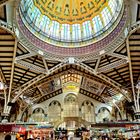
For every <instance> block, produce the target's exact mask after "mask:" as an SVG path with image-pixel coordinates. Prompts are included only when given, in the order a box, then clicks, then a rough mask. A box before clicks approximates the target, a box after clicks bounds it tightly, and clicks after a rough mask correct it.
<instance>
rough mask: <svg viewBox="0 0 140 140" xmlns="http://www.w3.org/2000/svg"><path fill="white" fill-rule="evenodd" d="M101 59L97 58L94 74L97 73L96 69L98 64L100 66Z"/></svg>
mask: <svg viewBox="0 0 140 140" xmlns="http://www.w3.org/2000/svg"><path fill="white" fill-rule="evenodd" d="M101 58H102V57H100V58H98V60H97V63H96V66H95V72H97V71H98V67H99V64H100V61H101Z"/></svg>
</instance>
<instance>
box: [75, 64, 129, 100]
mask: <svg viewBox="0 0 140 140" xmlns="http://www.w3.org/2000/svg"><path fill="white" fill-rule="evenodd" d="M77 65H79V66H80V67H82V68H83V69H86V70H87V71H89V72H90V73H92V74H94V75H95V76H97V77H98V78H100V79H102V80H104V81H105V82H107V83H109V84H110V85H112V86H113V87H114V88H115V89H116V90H118V91H119V92H120V93H121V94H122V95H124V97H125V98H126V99H127V100H128V101H131V99H130V98H129V97H128V96H127V95H125V94H124V93H123V92H122V89H121V87H122V86H121V85H120V84H119V83H117V82H116V81H114V80H112V79H110V78H109V77H107V76H105V75H103V74H97V73H96V72H95V70H94V69H92V68H91V67H89V66H87V65H85V64H83V63H79V64H77Z"/></svg>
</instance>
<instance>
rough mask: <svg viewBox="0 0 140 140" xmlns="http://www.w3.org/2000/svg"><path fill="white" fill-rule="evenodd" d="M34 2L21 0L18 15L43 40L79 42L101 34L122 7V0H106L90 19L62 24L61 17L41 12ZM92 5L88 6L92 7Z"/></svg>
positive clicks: (33, 0)
mask: <svg viewBox="0 0 140 140" xmlns="http://www.w3.org/2000/svg"><path fill="white" fill-rule="evenodd" d="M35 2H36V1H35V0H21V4H20V13H21V14H20V15H21V18H22V20H23V22H24V24H25V25H26V27H27V28H28V29H29V30H30V31H31V32H32V33H34V34H35V35H36V36H38V37H39V38H40V39H42V40H43V41H48V40H50V39H52V40H54V41H59V42H81V41H86V40H89V39H92V38H94V37H97V36H99V35H102V34H103V33H105V31H106V30H108V29H109V28H110V27H111V25H112V24H113V23H114V22H115V20H116V18H117V17H118V16H119V14H120V11H121V8H122V0H108V1H107V4H108V5H107V6H105V7H104V8H103V9H102V10H101V11H100V12H98V14H96V15H95V16H93V18H92V19H90V18H89V20H85V21H83V22H82V23H74V24H73V23H72V21H71V23H72V24H67V23H64V24H62V23H60V22H59V20H60V21H61V19H59V20H52V19H51V18H50V17H48V16H46V15H45V14H43V13H42V12H41V11H40V9H39V8H38V7H36V6H35ZM95 2H97V4H99V3H100V1H95ZM40 3H42V1H40ZM91 3H92V5H93V2H92V1H90V2H89V5H91ZM42 4H43V3H42ZM92 5H91V6H90V7H89V8H94V7H93V6H92ZM48 6H50V5H48ZM49 8H51V7H49ZM68 8H69V6H68V5H67V6H66V9H68ZM59 9H60V10H59V11H62V9H61V7H59ZM66 9H65V10H66ZM85 10H86V9H85ZM75 11H76V10H75ZM57 12H58V11H57ZM67 13H68V12H67ZM77 14H78V11H77ZM83 14H84V13H83ZM54 16H55V15H52V17H54ZM65 16H68V15H65ZM75 16H76V15H75ZM80 18H81V17H79V20H80ZM56 19H57V18H56ZM69 22H70V21H69ZM47 38H48V39H47Z"/></svg>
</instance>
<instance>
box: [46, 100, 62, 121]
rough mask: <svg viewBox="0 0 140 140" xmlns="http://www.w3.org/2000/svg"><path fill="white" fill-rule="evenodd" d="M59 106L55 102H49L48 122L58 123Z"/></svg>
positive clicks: (58, 103) (59, 116) (57, 102)
mask: <svg viewBox="0 0 140 140" xmlns="http://www.w3.org/2000/svg"><path fill="white" fill-rule="evenodd" d="M61 110H62V109H61V104H60V102H59V101H57V100H53V101H52V102H50V104H49V106H48V120H49V122H54V121H58V120H59V119H60V118H61Z"/></svg>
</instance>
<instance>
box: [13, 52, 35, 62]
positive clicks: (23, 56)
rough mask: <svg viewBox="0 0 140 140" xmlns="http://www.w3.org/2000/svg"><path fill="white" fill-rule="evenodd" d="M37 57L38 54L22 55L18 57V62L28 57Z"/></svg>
mask: <svg viewBox="0 0 140 140" xmlns="http://www.w3.org/2000/svg"><path fill="white" fill-rule="evenodd" d="M35 55H37V54H36V53H28V54H24V55H21V56H17V57H16V61H18V60H21V59H25V58H28V57H32V56H35Z"/></svg>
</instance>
